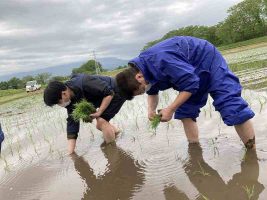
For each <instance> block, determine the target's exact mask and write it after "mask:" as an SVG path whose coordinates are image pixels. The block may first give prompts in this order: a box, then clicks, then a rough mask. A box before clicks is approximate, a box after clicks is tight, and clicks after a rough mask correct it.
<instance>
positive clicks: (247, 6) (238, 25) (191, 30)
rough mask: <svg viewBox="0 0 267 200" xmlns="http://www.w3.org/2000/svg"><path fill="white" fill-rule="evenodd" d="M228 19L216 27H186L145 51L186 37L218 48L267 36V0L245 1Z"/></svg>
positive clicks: (235, 6)
mask: <svg viewBox="0 0 267 200" xmlns="http://www.w3.org/2000/svg"><path fill="white" fill-rule="evenodd" d="M227 12H228V17H227V18H226V19H225V20H224V21H222V22H219V23H218V24H216V25H214V26H186V27H183V28H179V29H177V30H172V31H170V32H168V33H167V34H165V35H164V36H163V37H162V38H160V39H158V40H154V41H151V42H148V43H147V44H146V45H145V46H144V48H143V50H145V49H147V48H149V47H151V46H152V45H154V44H156V43H158V42H160V41H162V40H165V39H168V38H170V37H174V36H179V35H186V36H193V37H198V38H202V39H205V40H208V41H210V42H211V43H213V44H214V45H216V46H221V45H227V44H231V43H235V42H240V41H244V40H249V39H253V38H257V37H261V36H266V35H267V0H244V1H242V2H240V3H238V4H236V5H234V6H232V7H231V8H230V9H229V10H228V11H227Z"/></svg>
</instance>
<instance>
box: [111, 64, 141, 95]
mask: <svg viewBox="0 0 267 200" xmlns="http://www.w3.org/2000/svg"><path fill="white" fill-rule="evenodd" d="M138 72H140V70H139V69H138V68H137V67H136V66H135V65H134V64H132V63H129V64H128V68H127V69H125V70H123V71H122V72H120V73H118V74H117V75H116V82H117V86H118V88H119V93H120V95H121V96H123V97H124V98H126V99H127V100H132V99H133V97H134V91H136V90H138V89H139V86H140V83H139V82H138V81H137V80H136V79H135V75H136V74H137V73H138Z"/></svg>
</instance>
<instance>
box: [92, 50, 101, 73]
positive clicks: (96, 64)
mask: <svg viewBox="0 0 267 200" xmlns="http://www.w3.org/2000/svg"><path fill="white" fill-rule="evenodd" d="M93 57H94V60H95V73H96V74H100V68H99V66H98V63H97V61H96V55H95V51H93Z"/></svg>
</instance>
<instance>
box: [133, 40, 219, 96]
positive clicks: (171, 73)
mask: <svg viewBox="0 0 267 200" xmlns="http://www.w3.org/2000/svg"><path fill="white" fill-rule="evenodd" d="M217 54H219V52H218V51H217V50H216V49H215V47H214V46H213V45H212V44H210V43H209V42H208V41H206V40H202V39H198V38H194V37H189V36H177V37H173V38H170V39H167V40H164V41H162V42H160V43H158V44H156V45H154V46H152V47H150V48H148V49H147V50H145V51H143V52H142V53H141V54H140V55H139V56H138V57H136V58H134V59H133V60H131V61H130V62H129V63H132V64H134V65H136V66H137V67H138V68H139V69H140V71H141V72H142V74H143V75H144V77H145V79H146V81H148V82H149V83H151V84H152V87H151V89H150V90H149V91H148V92H147V93H148V94H151V95H153V94H157V93H158V91H159V90H166V89H168V88H173V89H175V90H177V91H187V92H191V93H192V94H194V93H196V92H197V90H198V89H199V88H200V87H201V82H200V79H199V76H198V72H199V71H201V70H206V71H210V67H211V65H214V64H215V65H216V62H218V63H219V62H221V56H218V55H217Z"/></svg>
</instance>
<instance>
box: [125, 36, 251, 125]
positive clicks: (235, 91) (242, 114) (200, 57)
mask: <svg viewBox="0 0 267 200" xmlns="http://www.w3.org/2000/svg"><path fill="white" fill-rule="evenodd" d="M129 63H133V64H135V65H136V66H137V67H138V68H139V69H140V71H141V72H142V74H143V75H144V77H145V79H146V81H148V82H149V83H151V84H152V87H151V89H150V90H149V91H148V92H147V94H148V95H156V94H158V92H159V91H160V90H166V89H169V88H173V89H175V90H177V91H187V92H190V93H192V96H191V97H190V98H189V99H188V100H187V101H186V102H185V103H184V104H183V105H181V106H180V107H179V108H178V109H177V110H176V112H175V116H174V117H175V119H183V118H192V119H195V118H197V117H198V116H199V113H200V108H201V107H203V106H204V105H205V104H206V102H207V99H208V94H210V95H211V97H212V98H213V100H214V102H213V105H214V107H215V109H216V111H219V112H220V114H221V116H222V119H223V121H224V123H225V124H227V125H229V126H232V125H237V124H241V123H243V122H245V121H247V120H248V119H250V118H252V117H254V115H255V114H254V112H253V111H252V110H251V109H250V108H249V107H248V104H247V103H246V101H245V100H244V99H243V98H242V97H241V90H242V87H241V85H240V82H239V80H238V78H237V77H236V76H235V75H234V74H233V73H232V72H231V70H230V69H229V68H228V66H227V63H226V61H225V60H224V58H223V57H222V55H221V54H220V52H219V51H218V50H217V49H216V48H215V47H214V46H213V45H212V44H211V43H209V42H208V41H206V40H202V39H198V38H194V37H189V36H177V37H173V38H170V39H167V40H164V41H162V42H160V43H158V44H156V45H154V46H152V47H150V48H149V49H147V50H145V51H143V52H142V53H141V54H140V55H139V56H138V57H136V58H134V59H133V60H131V61H130V62H129Z"/></svg>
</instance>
